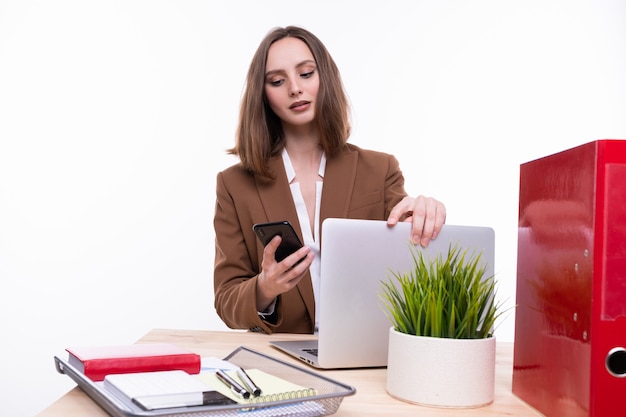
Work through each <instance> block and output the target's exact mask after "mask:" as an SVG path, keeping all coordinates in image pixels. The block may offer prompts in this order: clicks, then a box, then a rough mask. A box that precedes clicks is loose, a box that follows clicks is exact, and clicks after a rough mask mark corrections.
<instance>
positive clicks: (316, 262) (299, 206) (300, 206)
mask: <svg viewBox="0 0 626 417" xmlns="http://www.w3.org/2000/svg"><path fill="white" fill-rule="evenodd" d="M282 156H283V163H284V164H285V172H286V173H287V181H288V182H289V187H290V188H291V195H292V197H293V202H294V203H295V206H296V212H297V213H298V221H299V222H300V227H301V229H302V230H301V231H302V237H303V239H304V242H303V243H304V245H306V246H308V247H309V248H311V251H312V252H313V253H314V254H315V258H313V263H312V264H311V267H310V268H309V271H310V273H311V281H312V283H313V295H314V297H315V304H316V305H319V303H318V299H319V289H320V264H321V257H320V241H319V236H320V230H319V228H320V222H319V219H320V203H321V201H322V184H323V181H322V180H319V181H317V182H316V185H315V220H314V222H313V225H314V228H315V230H313V231H311V228H310V227H308V225H309V213H308V211H307V208H306V204H305V203H304V198H303V197H302V191H301V190H300V183H299V182H292V181H294V179H295V177H296V171H295V170H294V168H293V165H292V163H291V159H290V158H289V154H288V153H287V150H286V149H285V148H283V153H282ZM325 170H326V155H325V154H322V159H321V161H320V167H319V171H318V175H319V176H320V178H322V179H323V178H324V172H325ZM315 312H316V313H315V329H316V330H317V328H318V324H319V308H316V309H315Z"/></svg>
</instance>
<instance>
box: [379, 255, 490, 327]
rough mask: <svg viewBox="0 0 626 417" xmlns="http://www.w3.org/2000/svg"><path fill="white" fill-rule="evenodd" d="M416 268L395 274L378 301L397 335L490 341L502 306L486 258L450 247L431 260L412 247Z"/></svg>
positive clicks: (385, 285)
mask: <svg viewBox="0 0 626 417" xmlns="http://www.w3.org/2000/svg"><path fill="white" fill-rule="evenodd" d="M409 247H410V250H411V254H412V256H413V268H412V269H411V270H410V271H408V272H394V271H391V272H390V274H391V276H390V277H388V280H387V281H383V282H382V292H381V294H380V298H381V300H382V301H383V305H384V308H385V310H386V314H387V316H388V317H389V319H390V320H391V322H392V324H393V326H394V328H395V329H396V331H399V332H401V333H406V334H410V335H416V336H430V337H441V338H453V339H482V338H487V337H491V336H492V333H493V329H494V325H495V322H496V319H497V318H498V316H499V314H500V312H499V310H500V304H498V303H497V302H496V300H495V298H496V282H495V280H494V278H493V276H491V277H485V276H484V275H485V273H486V265H485V264H484V263H483V262H482V253H478V254H475V253H469V251H468V250H467V249H466V250H461V249H460V248H459V247H458V245H456V246H453V245H450V248H449V250H448V252H447V254H446V255H443V254H442V255H439V256H438V257H436V258H435V259H433V260H429V259H427V258H426V255H425V254H424V252H423V251H421V250H420V249H419V248H418V247H416V246H414V245H409Z"/></svg>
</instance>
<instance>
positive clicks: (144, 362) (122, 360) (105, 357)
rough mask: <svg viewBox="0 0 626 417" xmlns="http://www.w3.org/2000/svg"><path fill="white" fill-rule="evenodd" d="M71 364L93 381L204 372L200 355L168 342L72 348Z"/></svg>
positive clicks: (70, 350)
mask: <svg viewBox="0 0 626 417" xmlns="http://www.w3.org/2000/svg"><path fill="white" fill-rule="evenodd" d="M66 350H67V352H68V353H69V358H68V359H69V363H70V364H71V365H72V366H74V367H75V368H76V369H78V370H80V371H81V372H83V373H84V374H85V376H87V377H88V378H90V379H91V380H92V381H102V380H103V379H104V377H105V376H106V375H108V374H121V373H130V372H152V371H171V370H181V371H185V372H187V373H189V374H197V373H199V372H200V355H198V354H195V353H193V352H191V351H188V350H186V349H183V348H180V347H178V346H175V345H172V344H168V343H140V344H134V345H117V346H83V347H69V348H67V349H66Z"/></svg>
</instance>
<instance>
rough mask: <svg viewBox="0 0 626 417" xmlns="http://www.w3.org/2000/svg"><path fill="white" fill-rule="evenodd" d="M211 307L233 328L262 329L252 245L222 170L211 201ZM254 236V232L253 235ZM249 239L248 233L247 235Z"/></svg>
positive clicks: (264, 326) (265, 328) (256, 271)
mask: <svg viewBox="0 0 626 417" xmlns="http://www.w3.org/2000/svg"><path fill="white" fill-rule="evenodd" d="M213 223H214V227H215V265H214V277H213V278H214V292H215V309H216V311H217V314H218V315H219V316H220V318H221V319H222V320H223V321H224V323H225V324H226V325H227V326H228V327H230V328H234V329H259V330H260V329H263V330H264V331H266V332H268V333H270V332H271V331H270V330H269V328H267V324H266V323H264V321H263V320H262V319H261V317H259V315H258V313H257V310H256V283H257V278H258V274H259V271H258V270H257V268H255V267H254V266H253V265H258V263H259V262H258V260H257V259H253V258H256V247H254V248H250V247H249V246H248V243H247V242H246V237H245V234H246V232H247V231H244V230H242V227H241V224H240V222H239V216H238V215H237V210H236V207H235V204H234V201H233V197H232V196H231V194H230V192H229V190H228V187H227V185H226V182H225V178H224V174H223V173H219V174H218V176H217V184H216V203H215V216H214V220H213ZM253 238H254V236H253ZM248 239H249V237H248Z"/></svg>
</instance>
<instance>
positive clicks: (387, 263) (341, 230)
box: [277, 218, 495, 369]
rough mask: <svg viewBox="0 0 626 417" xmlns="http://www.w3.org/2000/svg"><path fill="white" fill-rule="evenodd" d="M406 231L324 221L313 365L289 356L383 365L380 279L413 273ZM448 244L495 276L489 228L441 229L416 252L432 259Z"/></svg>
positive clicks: (404, 226) (335, 364)
mask: <svg viewBox="0 0 626 417" xmlns="http://www.w3.org/2000/svg"><path fill="white" fill-rule="evenodd" d="M410 229H411V224H410V223H400V224H397V225H396V226H394V227H388V226H387V222H385V221H379V220H355V219H336V218H329V219H326V220H324V222H323V224H322V246H321V283H320V299H319V300H318V305H317V308H319V309H320V311H319V313H320V328H319V333H318V340H317V342H318V346H317V362H314V363H313V362H312V361H313V358H312V357H309V356H306V355H303V354H302V352H295V353H292V354H294V356H296V357H298V358H299V359H301V360H304V361H305V362H307V363H309V364H311V365H313V366H317V367H320V368H327V369H329V368H362V367H382V366H387V349H388V340H389V328H390V327H391V322H390V321H389V319H388V318H387V316H386V315H385V312H384V310H383V307H382V301H381V299H380V294H381V291H382V287H381V281H386V280H388V279H389V278H390V277H391V271H393V272H400V273H402V272H405V271H408V270H409V269H411V267H412V265H413V258H412V255H411V251H410V250H409V245H410V241H409V237H410ZM451 244H452V245H454V244H458V245H459V246H460V247H462V248H468V249H470V251H475V252H476V253H479V252H482V256H483V258H482V260H483V262H485V263H486V268H487V270H486V274H485V277H491V276H493V274H494V260H495V249H494V248H495V233H494V231H493V229H491V228H489V227H481V226H459V225H444V226H443V228H442V230H441V233H440V234H439V236H438V237H437V239H435V240H433V241H431V243H430V244H429V245H428V247H426V248H421V247H419V248H420V250H422V251H425V254H426V255H427V257H428V258H431V259H434V258H435V257H437V256H439V255H440V254H443V255H446V254H447V252H448V249H449V247H450V245H451ZM294 343H295V342H294ZM277 347H279V348H281V349H283V350H285V349H286V346H277ZM311 348H312V346H306V349H311Z"/></svg>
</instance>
